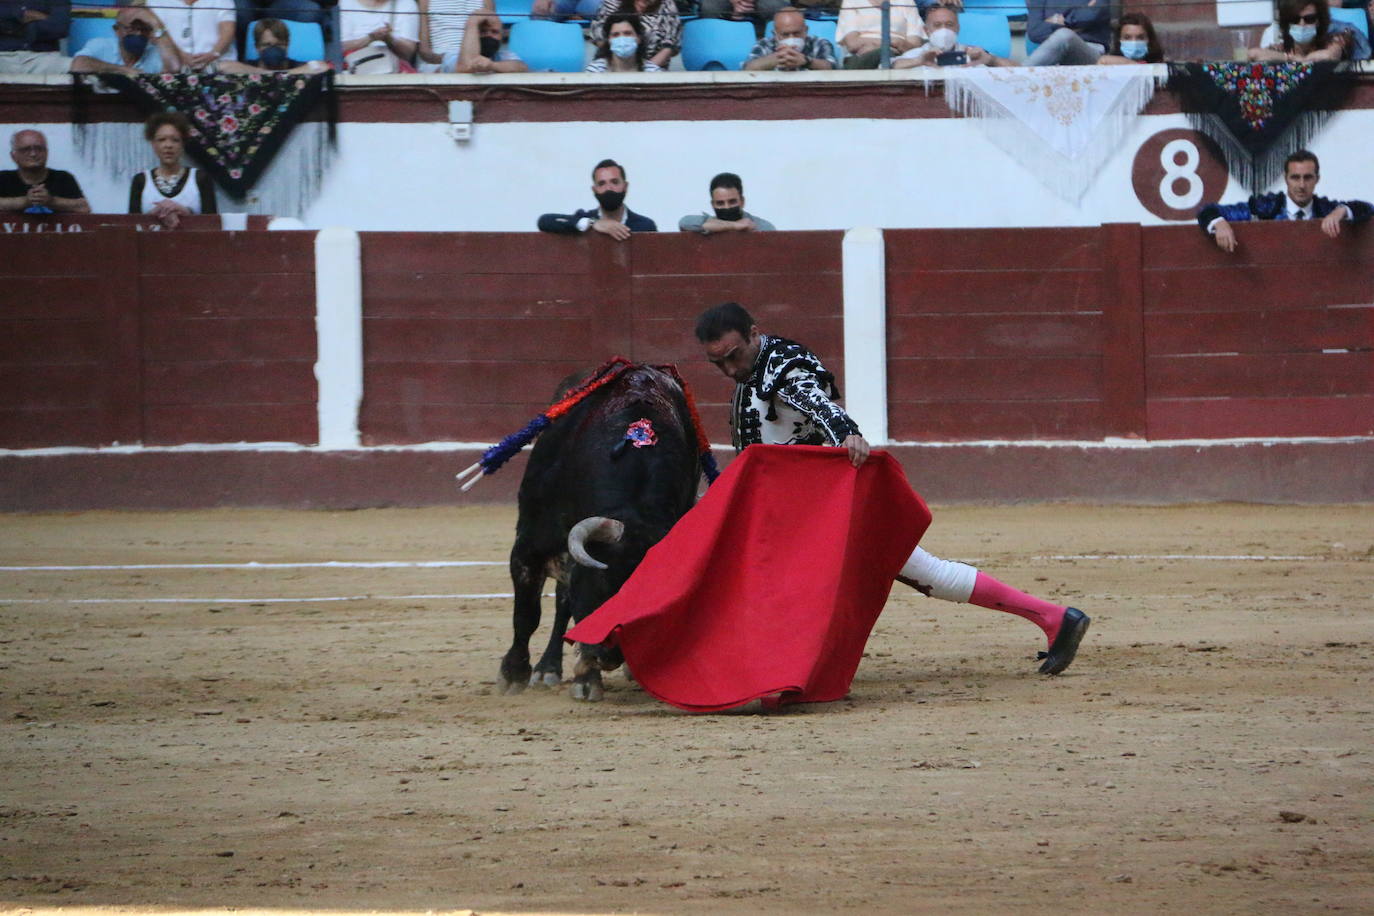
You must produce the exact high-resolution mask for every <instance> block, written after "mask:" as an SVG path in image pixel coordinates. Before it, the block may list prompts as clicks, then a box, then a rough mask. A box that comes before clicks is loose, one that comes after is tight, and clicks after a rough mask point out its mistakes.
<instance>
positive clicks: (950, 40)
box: [928, 28, 959, 53]
mask: <svg viewBox="0 0 1374 916" xmlns="http://www.w3.org/2000/svg"><path fill="white" fill-rule="evenodd" d="M928 40H929V41H930V45H931V47H933V48H935V50H937V51H940V52H942V53H943V52H945V51H949V50H952V49H953V48H954V44H955V42H957V41H958V40H959V33H958V32H956V31H954V30H953V29H945V28H940V29H936V30H935V31H933V32H931V33H930V38H929V39H928Z"/></svg>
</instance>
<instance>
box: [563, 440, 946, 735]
mask: <svg viewBox="0 0 1374 916" xmlns="http://www.w3.org/2000/svg"><path fill="white" fill-rule="evenodd" d="M929 524H930V510H929V509H928V508H926V504H925V503H924V502H923V501H922V500H921V497H920V496H918V495H917V494H916V493H915V492H914V491H913V490H912V489H911V486H910V484H908V483H907V480H906V476H905V475H904V474H903V473H902V468H901V465H899V464H898V463H897V461H896V459H894V458H893V457H892V456H891V455H889V454H887V453H886V452H881V451H878V452H874V453H873V454H872V455H870V456H869V459H868V461H866V462H864V465H863V467H861V468H858V469H855V468H853V467H852V466H850V464H849V458H848V454H847V453H846V451H845V450H844V449H840V448H821V447H816V446H800V445H787V446H782V445H751V446H749V447H748V448H746V449H745V450H744V451H743V452H742V453H741V454H740V456H739V457H738V458H736V459H735V460H734V461H733V462H732V463H731V464H730V466H729V467H728V468H727V469H726V470H725V472H724V473H722V474H721V475H720V478H719V479H717V480H716V482H715V483H714V484H713V485H712V486H711V488H710V489H709V490H707V492H706V495H705V496H703V497H702V498H701V501H700V502H698V503H697V505H696V506H695V507H694V508H693V509H692V510H691V511H690V512H688V513H687V514H686V515H684V516H683V517H682V518H681V520H679V521H678V523H677V524H676V525H675V526H673V529H672V530H671V531H669V532H668V536H667V537H665V538H664V539H663V540H662V541H660V542H659V543H658V544H657V545H655V546H654V547H653V549H651V550H650V551H649V553H648V554H647V555H646V556H645V557H644V562H642V563H641V564H640V565H639V568H638V569H636V570H635V572H634V574H633V575H632V576H630V579H629V581H627V582H626V583H625V585H624V587H622V588H621V589H620V591H619V592H617V593H616V595H615V597H613V598H611V600H609V601H607V602H606V603H605V604H603V605H602V606H601V607H599V608H598V609H597V610H596V611H595V612H594V613H592V614H591V615H589V616H588V617H587V618H586V619H584V620H583V621H582V622H581V623H580V624H578V625H577V626H575V627H573V628H572V629H571V630H569V631H568V634H567V636H566V637H565V638H566V639H567V640H568V641H569V642H572V641H577V642H585V643H599V642H605V641H607V640H610V641H611V642H612V643H613V644H617V645H619V646H620V648H621V651H623V652H624V653H625V659H626V661H627V662H628V663H629V665H630V668H631V669H632V670H633V671H634V676H635V679H636V680H638V681H639V683H640V684H641V685H642V686H643V687H644V689H645V690H647V691H648V692H649V693H650V694H652V695H653V696H655V697H657V698H658V699H660V700H663V701H664V702H665V703H671V704H672V705H674V706H677V707H679V708H681V709H686V710H689V711H708V710H718V709H728V708H730V707H732V706H739V705H741V704H743V703H747V702H749V701H750V700H753V699H757V698H759V697H765V696H771V695H774V694H780V695H781V697H780V699H781V700H782V701H783V702H786V703H817V702H823V701H826V700H837V699H840V698H841V697H843V696H844V695H845V694H847V693H848V692H849V685H850V683H851V682H852V681H853V679H854V672H855V671H857V670H858V667H859V661H860V660H861V659H862V657H863V650H864V644H865V643H866V642H867V641H868V634H869V633H870V632H871V631H872V629H873V624H874V623H875V622H876V621H877V619H878V615H879V614H880V613H882V610H883V605H884V604H885V603H886V602H887V596H888V593H889V591H891V589H892V581H893V577H894V576H896V575H897V573H898V572H900V571H901V568H902V564H904V563H905V562H906V560H907V558H908V557H909V556H911V552H912V551H913V550H914V549H915V548H916V545H917V543H919V541H920V540H921V536H922V535H923V534H924V533H925V530H926V527H927V526H928V525H929Z"/></svg>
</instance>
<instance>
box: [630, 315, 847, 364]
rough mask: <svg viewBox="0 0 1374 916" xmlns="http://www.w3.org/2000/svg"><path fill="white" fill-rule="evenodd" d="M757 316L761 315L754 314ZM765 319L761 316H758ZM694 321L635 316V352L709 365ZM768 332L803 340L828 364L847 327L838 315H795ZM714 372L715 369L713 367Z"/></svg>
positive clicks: (838, 349)
mask: <svg viewBox="0 0 1374 916" xmlns="http://www.w3.org/2000/svg"><path fill="white" fill-rule="evenodd" d="M755 318H756V319H757V318H758V316H755ZM758 320H760V321H761V320H762V319H758ZM692 328H693V323H692V322H684V321H682V320H681V319H676V318H674V319H666V318H645V317H636V318H635V319H634V335H635V352H636V353H637V354H638V355H639V358H640V359H643V360H648V361H651V362H670V363H671V362H677V363H682V362H688V363H692V362H698V361H699V362H700V363H701V364H702V365H703V366H707V365H708V364H707V362H706V355H705V353H704V351H703V349H702V346H701V344H699V343H697V339H696V335H695V334H694V333H693V330H692ZM765 330H766V331H767V333H770V334H776V335H778V336H780V337H787V338H790V339H792V340H797V341H800V342H801V343H803V344H805V345H806V346H808V347H810V348H812V349H813V350H815V351H816V352H817V353H818V354H823V355H822V356H821V360H822V362H825V363H826V365H827V366H829V364H830V357H829V356H828V355H824V354H831V353H833V354H835V356H836V357H838V356H839V355H840V353H841V352H842V346H841V343H842V340H843V336H844V327H843V325H842V323H841V321H840V319H839V318H829V317H824V318H805V317H793V318H790V319H788V320H786V321H777V322H772V321H770V322H769V323H768V324H767V325H766V326H765ZM711 371H712V372H715V371H716V370H715V369H712V370H711Z"/></svg>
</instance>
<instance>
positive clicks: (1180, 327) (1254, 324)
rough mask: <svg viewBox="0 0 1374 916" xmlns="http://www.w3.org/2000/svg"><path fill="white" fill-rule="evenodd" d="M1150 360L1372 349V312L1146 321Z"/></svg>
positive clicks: (1182, 315) (1167, 315)
mask: <svg viewBox="0 0 1374 916" xmlns="http://www.w3.org/2000/svg"><path fill="white" fill-rule="evenodd" d="M1145 337H1146V339H1147V340H1148V341H1149V343H1150V355H1151V356H1170V355H1179V354H1193V353H1294V352H1301V351H1304V350H1307V351H1320V350H1325V349H1351V350H1355V349H1364V350H1370V349H1374V306H1354V307H1345V306H1334V307H1324V308H1307V309H1272V310H1268V311H1260V312H1245V311H1230V312H1202V313H1198V312H1162V313H1155V314H1152V315H1147V316H1145Z"/></svg>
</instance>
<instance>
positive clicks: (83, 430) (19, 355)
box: [0, 229, 317, 448]
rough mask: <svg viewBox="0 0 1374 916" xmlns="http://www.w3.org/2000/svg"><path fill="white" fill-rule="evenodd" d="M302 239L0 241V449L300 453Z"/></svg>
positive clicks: (307, 375)
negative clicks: (192, 447) (225, 448)
mask: <svg viewBox="0 0 1374 916" xmlns="http://www.w3.org/2000/svg"><path fill="white" fill-rule="evenodd" d="M313 240H314V234H313V233H304V232H302V233H278V232H274V233H266V232H252V233H248V232H238V233H227V232H191V233H181V232H134V231H129V230H124V229H121V230H111V231H100V232H80V233H62V234H46V233H45V234H15V235H5V236H0V264H3V267H0V274H3V276H2V277H0V283H2V284H3V288H4V291H5V295H4V303H5V305H4V308H3V310H2V311H0V445H3V446H4V447H6V448H34V447H43V446H58V445H66V446H71V445H84V446H94V445H109V444H113V443H123V444H136V443H142V444H144V445H163V444H179V443H185V442H238V441H257V442H261V441H287V442H306V443H309V442H314V441H315V440H316V438H317V433H316V408H315V399H316V386H315V379H314V373H313V366H314V361H315V327H314V325H315V290H314V255H313Z"/></svg>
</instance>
